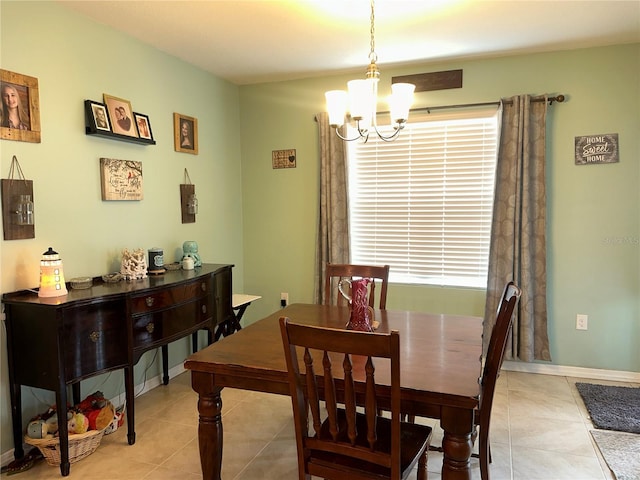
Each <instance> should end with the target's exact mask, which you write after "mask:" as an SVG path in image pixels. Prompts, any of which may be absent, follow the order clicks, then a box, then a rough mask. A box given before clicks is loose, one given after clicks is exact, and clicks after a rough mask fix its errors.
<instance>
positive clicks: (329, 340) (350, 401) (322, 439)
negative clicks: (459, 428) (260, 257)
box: [280, 317, 431, 480]
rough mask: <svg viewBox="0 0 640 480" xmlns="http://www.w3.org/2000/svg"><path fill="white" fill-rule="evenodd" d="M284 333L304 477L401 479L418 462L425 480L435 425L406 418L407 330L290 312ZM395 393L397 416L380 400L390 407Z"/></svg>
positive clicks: (283, 321)
mask: <svg viewBox="0 0 640 480" xmlns="http://www.w3.org/2000/svg"><path fill="white" fill-rule="evenodd" d="M280 331H281V334H282V342H283V346H284V351H285V357H286V361H287V370H288V373H289V386H290V392H291V402H292V406H293V416H294V425H295V432H296V446H297V456H298V478H299V480H310V479H311V475H314V476H317V477H320V478H324V479H326V480H373V479H377V480H382V479H390V480H391V479H392V480H399V479H405V478H407V477H408V475H409V474H410V473H411V472H412V470H413V468H414V467H415V466H416V465H418V474H417V478H418V480H425V479H426V478H427V455H428V449H429V448H428V447H429V442H430V440H431V427H428V426H426V425H417V424H409V423H404V422H401V421H400V335H399V333H398V332H397V331H392V332H390V333H370V332H359V331H353V330H340V329H332V328H324V327H316V326H311V325H300V324H296V323H292V322H291V321H290V319H289V318H286V317H281V318H280ZM298 353H300V354H301V356H302V358H298ZM374 359H375V364H374ZM301 361H302V362H303V363H302V364H301V363H300V362H301ZM316 365H317V367H316ZM376 367H380V368H379V370H376ZM301 369H303V370H304V371H301ZM376 374H378V377H379V378H380V379H382V382H381V384H377V383H376V380H377V378H376ZM389 394H390V397H389ZM382 395H384V400H383V399H382V398H381V396H382ZM321 396H323V397H324V407H325V410H324V411H322V412H321V408H322V405H321V399H320V397H321ZM389 398H390V409H391V410H390V411H391V418H388V417H381V416H379V415H378V408H377V406H378V403H379V402H385V405H386V406H387V407H389ZM338 402H340V404H341V405H344V407H342V406H339V405H338ZM357 405H359V406H364V409H361V408H358V409H356V406H357ZM309 417H311V418H309Z"/></svg>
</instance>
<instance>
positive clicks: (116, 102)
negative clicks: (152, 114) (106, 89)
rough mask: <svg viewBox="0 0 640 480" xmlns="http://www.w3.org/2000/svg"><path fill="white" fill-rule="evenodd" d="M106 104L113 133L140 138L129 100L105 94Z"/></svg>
mask: <svg viewBox="0 0 640 480" xmlns="http://www.w3.org/2000/svg"><path fill="white" fill-rule="evenodd" d="M103 97H104V103H105V105H106V106H107V112H109V119H110V120H111V131H112V132H113V133H117V134H119V135H127V136H129V137H135V138H138V129H137V128H136V126H135V125H134V123H133V111H132V110H131V103H130V102H129V100H125V99H123V98H118V97H112V96H111V95H107V94H106V93H105V94H103Z"/></svg>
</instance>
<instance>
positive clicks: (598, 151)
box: [575, 133, 620, 165]
mask: <svg viewBox="0 0 640 480" xmlns="http://www.w3.org/2000/svg"><path fill="white" fill-rule="evenodd" d="M575 159H576V160H575V161H576V165H593V164H594V163H618V162H619V161H620V157H619V156H618V134H617V133H607V134H600V135H585V136H583V137H575Z"/></svg>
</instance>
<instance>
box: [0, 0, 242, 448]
mask: <svg viewBox="0 0 640 480" xmlns="http://www.w3.org/2000/svg"><path fill="white" fill-rule="evenodd" d="M0 22H1V23H0V29H1V30H0V32H1V33H0V35H1V36H0V45H1V47H0V68H2V69H4V70H9V71H12V72H17V73H20V74H24V75H29V76H32V77H36V78H37V79H38V84H39V90H40V95H39V97H40V120H41V124H42V142H41V143H26V142H16V141H10V140H0V174H1V176H2V178H7V177H8V173H9V165H10V163H11V158H12V156H13V155H16V156H17V157H18V160H19V161H20V164H21V165H22V169H23V171H24V173H25V175H26V177H27V178H28V179H31V180H33V184H34V200H35V202H34V203H35V212H36V215H35V218H36V225H35V239H29V240H12V241H2V243H1V249H0V255H1V256H0V261H1V265H2V274H1V279H0V290H1V291H2V292H10V291H14V290H17V289H23V288H32V287H35V286H37V285H38V275H39V268H38V265H39V260H40V255H41V254H42V252H44V251H45V250H46V249H47V247H48V246H50V245H51V246H53V247H54V249H55V250H56V251H58V252H59V253H60V255H61V257H62V259H63V261H64V270H65V276H66V278H67V280H68V279H70V278H72V277H78V276H99V275H102V274H104V273H109V272H113V271H117V270H119V267H120V258H121V252H122V250H123V249H124V248H128V249H130V250H132V249H135V248H143V249H145V250H146V249H148V248H151V247H156V246H157V247H162V248H163V249H164V254H165V262H167V263H169V262H172V261H174V260H177V259H178V258H179V257H181V250H182V242H184V241H185V240H196V241H197V242H198V244H199V247H200V253H201V256H202V258H203V260H204V261H206V262H210V263H231V264H235V268H234V269H233V276H234V289H235V290H236V291H240V290H242V283H243V279H242V273H243V268H242V267H243V244H242V239H243V235H242V197H241V192H240V190H241V171H240V134H239V119H240V113H239V109H238V101H239V100H238V87H237V86H235V85H232V84H230V83H228V82H225V81H222V80H220V79H218V78H216V77H214V76H212V75H210V74H208V73H205V72H203V71H201V70H199V69H197V68H194V67H193V66H190V65H188V64H186V63H184V62H182V61H179V60H177V59H176V58H174V57H171V56H168V55H166V54H164V53H162V52H159V51H158V50H155V49H152V48H150V47H148V46H145V45H143V44H142V43H140V42H139V41H137V40H133V39H131V38H127V37H124V36H122V35H121V34H119V33H117V32H115V31H114V30H112V29H110V28H107V27H104V26H102V25H99V24H97V23H95V22H93V21H91V20H87V19H86V18H84V17H82V16H80V15H78V14H76V13H74V12H72V11H69V10H67V9H65V8H63V7H60V6H59V5H58V4H57V3H55V2H12V1H5V0H3V1H2V2H0ZM25 25H28V26H29V28H28V30H25ZM103 93H108V94H111V95H114V96H116V97H120V98H125V99H128V100H130V101H131V105H132V107H133V109H134V110H135V111H137V112H141V113H145V114H147V115H149V118H150V121H151V128H152V130H153V135H154V137H155V139H156V142H157V144H156V145H153V146H140V145H135V144H131V143H125V142H120V141H115V140H110V139H100V138H95V137H90V136H87V135H85V133H84V128H85V125H84V100H85V99H92V100H96V101H102V100H101V99H102V94H103ZM173 112H178V113H182V114H185V115H188V116H192V117H195V118H197V119H198V126H199V155H197V156H195V155H190V154H185V153H178V152H175V151H174V145H173ZM101 157H107V158H117V159H124V160H135V161H141V162H142V167H143V175H144V177H143V178H144V199H143V200H142V201H139V202H131V201H130V202H114V201H111V202H105V201H102V200H101V193H100V170H99V159H100V158H101ZM185 168H187V169H188V172H189V176H190V178H191V181H192V182H193V183H194V184H195V188H196V193H197V195H198V199H199V213H198V215H197V216H196V222H195V223H191V224H182V223H181V215H180V191H179V185H180V184H181V183H185V180H184V169H185ZM34 334H36V335H37V332H34ZM201 335H202V337H201V343H204V335H203V334H201ZM0 337H1V338H0V364H1V370H0V372H1V382H2V393H1V397H0V405H1V407H0V415H1V417H0V418H1V428H0V430H1V433H0V435H1V436H0V451H1V452H2V453H5V452H7V451H9V450H11V449H12V448H13V441H12V434H11V422H10V402H9V389H8V376H7V375H8V373H7V361H6V360H7V357H6V337H5V330H4V328H2V329H1V333H0ZM189 353H190V346H189V339H188V338H185V339H183V340H180V341H177V342H174V343H172V344H171V345H170V347H169V354H170V358H169V362H170V366H175V365H181V364H182V362H183V361H184V359H185V358H186V356H187V355H188V354H189ZM159 358H160V356H159V355H158V356H157V358H156V357H155V356H154V353H153V352H150V353H148V354H147V355H145V356H144V357H143V358H142V359H141V360H140V362H139V363H138V364H137V365H136V369H135V383H136V384H137V385H141V384H142V383H143V382H144V381H145V378H146V379H151V378H154V377H156V376H157V375H158V373H159V372H160V371H161V366H160V365H159V361H158V360H159ZM122 377H123V376H122V372H121V371H118V372H113V373H111V374H110V375H108V376H101V377H95V378H92V379H90V380H87V381H86V382H83V394H86V393H91V392H88V390H89V389H100V390H102V391H103V392H104V393H105V395H107V396H108V397H109V398H113V397H115V396H117V395H118V394H119V393H120V392H122V391H123V379H122ZM92 391H93V390H92ZM23 397H24V399H23V403H24V407H25V417H28V416H30V415H33V414H35V413H38V412H41V411H43V410H44V409H45V408H46V407H45V408H43V403H53V402H54V396H53V394H51V392H46V391H34V389H30V388H23Z"/></svg>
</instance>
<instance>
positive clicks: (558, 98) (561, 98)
mask: <svg viewBox="0 0 640 480" xmlns="http://www.w3.org/2000/svg"><path fill="white" fill-rule="evenodd" d="M531 101H532V102H544V101H545V98H544V97H533V98H532V99H531ZM547 101H548V102H549V105H553V102H558V103H562V102H564V101H565V96H564V95H555V96H553V97H548V98H547ZM502 103H505V104H507V105H511V104H512V103H513V101H511V100H503V101H502ZM491 105H495V106H498V105H500V102H484V103H463V104H459V105H440V106H437V107H420V108H412V109H411V111H412V112H427V113H430V112H431V110H445V109H450V108H470V107H489V106H491ZM380 113H382V112H380Z"/></svg>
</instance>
